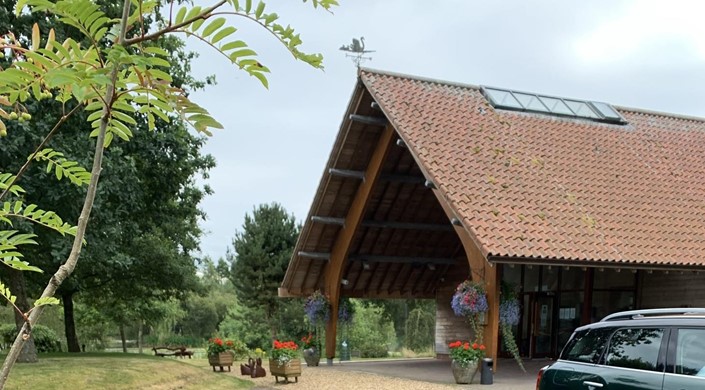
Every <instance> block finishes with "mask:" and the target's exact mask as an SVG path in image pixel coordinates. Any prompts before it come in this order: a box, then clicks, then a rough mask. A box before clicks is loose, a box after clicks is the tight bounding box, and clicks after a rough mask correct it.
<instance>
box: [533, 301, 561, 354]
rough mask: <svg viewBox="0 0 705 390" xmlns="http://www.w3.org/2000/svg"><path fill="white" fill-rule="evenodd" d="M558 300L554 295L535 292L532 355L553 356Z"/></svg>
mask: <svg viewBox="0 0 705 390" xmlns="http://www.w3.org/2000/svg"><path fill="white" fill-rule="evenodd" d="M555 302H556V297H555V296H554V295H548V294H541V293H539V294H535V295H534V299H533V305H532V307H533V310H532V311H533V316H532V317H533V319H532V322H531V325H532V329H531V338H532V342H531V347H532V348H531V357H552V356H553V352H554V350H555V348H554V346H553V340H554V337H553V334H554V332H553V330H554V321H553V311H554V310H553V309H554V305H555Z"/></svg>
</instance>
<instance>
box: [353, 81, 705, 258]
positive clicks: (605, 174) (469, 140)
mask: <svg viewBox="0 0 705 390" xmlns="http://www.w3.org/2000/svg"><path fill="white" fill-rule="evenodd" d="M360 78H361V80H362V83H363V84H364V85H365V86H366V87H367V89H368V90H369V91H370V93H371V94H372V96H373V97H374V99H375V100H376V101H377V102H378V103H379V105H380V106H381V108H382V110H383V111H384V113H385V115H386V116H387V117H388V118H389V120H390V122H391V123H392V124H393V125H394V126H395V128H396V129H397V131H398V133H399V135H400V136H401V138H402V139H403V140H404V142H405V143H406V144H407V146H408V147H409V149H410V150H411V151H412V153H413V154H414V155H415V156H416V158H417V159H418V160H419V161H420V164H421V166H422V170H423V171H425V172H427V174H428V175H429V177H428V179H430V180H432V181H433V182H434V183H436V185H437V187H438V188H439V189H440V191H442V193H443V194H444V196H445V197H446V199H448V201H449V203H450V205H451V207H452V208H453V209H454V211H455V212H457V213H458V217H459V218H460V219H461V220H462V222H463V224H464V226H465V227H466V228H467V229H468V231H469V232H470V234H471V235H472V236H474V238H475V240H476V241H477V242H478V243H479V244H480V247H481V248H480V249H481V250H482V252H483V254H485V255H494V256H510V257H527V258H545V259H559V258H564V259H571V260H588V261H606V262H619V263H633V264H658V265H678V266H685V265H690V266H705V120H702V119H697V118H686V117H678V116H674V115H668V114H663V113H653V112H647V111H639V110H633V109H624V108H618V111H619V113H620V114H621V115H622V116H623V117H624V118H625V119H626V120H627V122H628V124H627V125H624V126H620V125H612V124H605V123H598V122H592V121H589V120H583V119H570V118H559V117H552V116H548V115H543V114H532V113H522V112H513V111H506V110H496V109H495V108H493V107H492V106H491V105H490V104H489V103H488V101H487V100H486V99H485V98H484V96H483V95H482V93H481V91H480V89H479V88H478V87H473V86H462V85H457V84H452V83H444V82H437V81H432V80H422V79H417V78H413V77H409V76H401V75H395V74H387V73H383V72H378V71H372V70H365V69H363V70H361V71H360Z"/></svg>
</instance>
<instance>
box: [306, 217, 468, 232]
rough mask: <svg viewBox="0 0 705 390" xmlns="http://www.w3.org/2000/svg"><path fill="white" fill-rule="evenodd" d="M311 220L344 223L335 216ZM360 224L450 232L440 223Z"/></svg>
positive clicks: (388, 222) (377, 222)
mask: <svg viewBox="0 0 705 390" xmlns="http://www.w3.org/2000/svg"><path fill="white" fill-rule="evenodd" d="M311 222H317V223H323V224H326V225H340V226H342V225H344V224H345V218H335V217H320V216H317V215H314V216H312V217H311ZM361 226H364V227H374V228H380V229H408V230H427V231H438V232H452V231H454V230H453V226H452V225H451V224H441V223H418V222H393V221H362V223H361Z"/></svg>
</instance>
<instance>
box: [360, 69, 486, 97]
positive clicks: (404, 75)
mask: <svg viewBox="0 0 705 390" xmlns="http://www.w3.org/2000/svg"><path fill="white" fill-rule="evenodd" d="M361 72H367V73H374V74H379V75H384V76H391V77H398V78H403V79H410V80H416V81H423V82H427V83H433V84H442V85H449V86H453V87H461V88H468V89H476V90H478V91H479V90H480V88H481V87H480V86H479V85H475V84H469V83H459V82H457V81H450V80H441V79H434V78H432V77H423V76H416V75H411V74H408V73H398V72H392V71H388V70H381V69H373V68H366V67H363V66H361V67H360V68H359V69H358V74H359V73H361Z"/></svg>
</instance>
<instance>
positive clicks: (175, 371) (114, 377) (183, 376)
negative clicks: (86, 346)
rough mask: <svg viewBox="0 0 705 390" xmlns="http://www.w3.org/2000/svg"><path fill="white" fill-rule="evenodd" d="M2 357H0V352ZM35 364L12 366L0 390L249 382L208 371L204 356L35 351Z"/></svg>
mask: <svg viewBox="0 0 705 390" xmlns="http://www.w3.org/2000/svg"><path fill="white" fill-rule="evenodd" d="M2 358H4V356H2ZM39 360H40V361H39V363H37V364H17V365H15V367H14V368H13V370H12V372H11V373H10V378H9V380H8V382H7V386H6V389H36V390H41V389H57V390H59V389H71V390H78V389H153V390H166V389H216V390H217V389H248V388H250V387H252V386H253V384H252V382H249V381H245V380H241V379H238V378H236V377H235V376H233V375H229V374H222V373H214V372H213V371H212V370H211V368H210V366H209V365H208V361H207V360H205V359H198V358H197V359H192V360H189V359H174V358H158V357H153V356H147V355H138V354H122V353H80V354H68V353H63V354H47V355H40V357H39Z"/></svg>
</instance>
